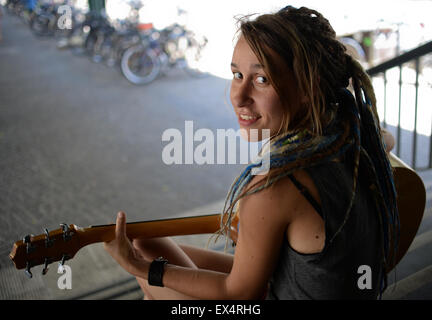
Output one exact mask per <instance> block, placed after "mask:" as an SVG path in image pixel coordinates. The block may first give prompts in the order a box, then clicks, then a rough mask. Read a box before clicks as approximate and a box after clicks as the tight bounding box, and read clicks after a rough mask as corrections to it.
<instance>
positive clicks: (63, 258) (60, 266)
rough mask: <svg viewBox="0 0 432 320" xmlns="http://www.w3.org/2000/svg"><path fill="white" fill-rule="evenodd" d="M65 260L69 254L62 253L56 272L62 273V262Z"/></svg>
mask: <svg viewBox="0 0 432 320" xmlns="http://www.w3.org/2000/svg"><path fill="white" fill-rule="evenodd" d="M66 260H69V256H68V255H67V254H64V255H63V257H62V259H61V261H60V262H59V265H58V270H57V273H64V271H65V269H64V264H65V262H66Z"/></svg>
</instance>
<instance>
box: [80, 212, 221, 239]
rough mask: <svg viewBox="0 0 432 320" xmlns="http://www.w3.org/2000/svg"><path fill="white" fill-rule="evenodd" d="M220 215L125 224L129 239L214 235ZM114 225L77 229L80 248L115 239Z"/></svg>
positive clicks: (218, 224)
mask: <svg viewBox="0 0 432 320" xmlns="http://www.w3.org/2000/svg"><path fill="white" fill-rule="evenodd" d="M220 218H221V215H220V214H212V215H203V216H195V217H186V218H173V219H161V220H151V221H143V222H132V223H127V224H126V234H127V236H128V238H129V239H135V238H154V237H168V236H183V235H192V234H205V233H214V232H216V231H218V230H219V228H220ZM115 227H116V225H115V224H109V225H99V226H90V227H88V228H83V229H79V230H78V233H79V239H80V246H81V247H84V246H86V245H89V244H92V243H97V242H108V241H111V240H113V239H114V238H115Z"/></svg>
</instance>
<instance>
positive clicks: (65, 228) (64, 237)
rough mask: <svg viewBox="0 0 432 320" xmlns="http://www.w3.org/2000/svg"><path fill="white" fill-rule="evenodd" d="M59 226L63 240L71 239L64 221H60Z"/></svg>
mask: <svg viewBox="0 0 432 320" xmlns="http://www.w3.org/2000/svg"><path fill="white" fill-rule="evenodd" d="M60 226H61V227H62V229H63V240H64V241H69V240H70V239H71V234H70V229H69V226H68V225H67V224H66V223H60Z"/></svg>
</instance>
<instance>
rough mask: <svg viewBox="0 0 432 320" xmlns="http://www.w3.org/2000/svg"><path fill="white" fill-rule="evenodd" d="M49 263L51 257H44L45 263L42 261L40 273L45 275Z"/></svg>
mask: <svg viewBox="0 0 432 320" xmlns="http://www.w3.org/2000/svg"><path fill="white" fill-rule="evenodd" d="M50 263H51V259H49V258H45V263H44V267H43V269H42V275H46V274H47V272H48V269H49V268H48V265H49V264H50Z"/></svg>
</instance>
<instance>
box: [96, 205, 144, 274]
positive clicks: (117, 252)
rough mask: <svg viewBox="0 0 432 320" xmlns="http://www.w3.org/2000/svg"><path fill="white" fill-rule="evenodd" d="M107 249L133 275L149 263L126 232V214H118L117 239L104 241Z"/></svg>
mask: <svg viewBox="0 0 432 320" xmlns="http://www.w3.org/2000/svg"><path fill="white" fill-rule="evenodd" d="M104 248H105V250H106V251H107V252H108V253H109V254H110V255H111V256H112V257H113V258H114V260H116V261H117V262H118V264H119V265H120V266H121V267H122V268H123V269H125V270H126V271H127V272H129V273H131V274H132V275H137V273H138V271H141V272H140V274H141V273H142V271H143V269H145V268H146V267H148V265H149V263H148V262H147V261H146V260H144V259H143V258H142V257H141V256H140V255H139V254H138V252H137V250H136V249H135V248H134V247H133V245H132V243H131V241H130V240H129V239H128V237H127V234H126V215H125V213H124V212H119V213H118V214H117V221H116V229H115V239H114V240H112V241H110V242H105V243H104Z"/></svg>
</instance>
